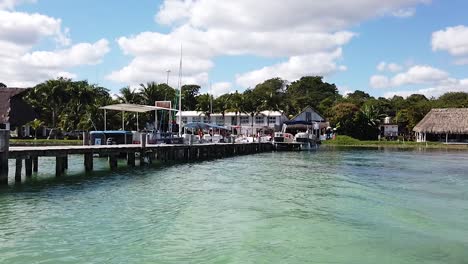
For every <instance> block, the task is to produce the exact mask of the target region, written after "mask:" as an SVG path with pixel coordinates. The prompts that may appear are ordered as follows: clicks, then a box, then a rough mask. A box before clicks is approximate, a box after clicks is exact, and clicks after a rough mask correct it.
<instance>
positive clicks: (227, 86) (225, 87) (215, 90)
mask: <svg viewBox="0 0 468 264" xmlns="http://www.w3.org/2000/svg"><path fill="white" fill-rule="evenodd" d="M231 89H232V83H230V82H218V83H214V84H213V85H212V86H211V91H210V93H211V94H213V96H215V97H217V96H220V95H223V94H227V93H230V92H231Z"/></svg>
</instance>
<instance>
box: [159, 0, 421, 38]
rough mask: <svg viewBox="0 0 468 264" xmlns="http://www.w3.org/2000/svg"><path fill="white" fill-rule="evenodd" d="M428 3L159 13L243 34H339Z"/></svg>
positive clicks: (175, 6)
mask: <svg viewBox="0 0 468 264" xmlns="http://www.w3.org/2000/svg"><path fill="white" fill-rule="evenodd" d="M427 2H428V1H426V0H393V1H375V0H360V1H358V2H356V1H348V0H329V1H326V2H323V1H309V0H291V1H288V2H287V3H286V2H282V1H270V0H256V1H251V0H237V1H219V0H168V1H165V2H164V5H163V6H162V8H161V9H160V10H159V13H158V14H157V16H156V17H157V20H158V21H159V22H163V23H165V24H171V23H180V22H181V21H185V23H187V24H190V25H193V26H195V27H198V28H203V29H206V28H224V29H233V28H235V29H237V30H242V31H276V30H279V31H282V30H285V29H291V28H295V29H300V30H304V29H307V31H336V30H341V29H343V28H347V27H349V26H350V25H354V24H356V23H359V22H361V21H363V20H366V19H369V18H372V17H375V16H377V15H386V14H389V15H392V14H393V12H395V11H398V10H401V9H407V8H410V7H412V6H414V5H415V4H419V3H427Z"/></svg>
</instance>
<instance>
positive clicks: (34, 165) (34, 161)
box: [32, 156, 39, 172]
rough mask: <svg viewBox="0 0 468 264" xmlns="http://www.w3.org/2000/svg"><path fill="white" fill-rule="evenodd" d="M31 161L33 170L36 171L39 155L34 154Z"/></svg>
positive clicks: (37, 169)
mask: <svg viewBox="0 0 468 264" xmlns="http://www.w3.org/2000/svg"><path fill="white" fill-rule="evenodd" d="M32 161H33V172H38V171H39V157H37V156H34V157H32Z"/></svg>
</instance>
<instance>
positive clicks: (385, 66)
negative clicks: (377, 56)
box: [377, 61, 403, 72]
mask: <svg viewBox="0 0 468 264" xmlns="http://www.w3.org/2000/svg"><path fill="white" fill-rule="evenodd" d="M377 70H378V71H380V72H384V71H389V72H399V71H402V70H403V66H401V65H399V64H396V63H386V62H385V61H382V62H380V63H379V64H378V65H377Z"/></svg>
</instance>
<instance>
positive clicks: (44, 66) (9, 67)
mask: <svg viewBox="0 0 468 264" xmlns="http://www.w3.org/2000/svg"><path fill="white" fill-rule="evenodd" d="M108 52H109V46H108V41H107V40H105V39H102V40H99V41H97V42H96V43H94V44H89V43H79V44H76V45H74V46H72V47H70V48H68V49H62V50H56V51H35V52H30V53H26V54H24V55H22V56H16V55H14V56H9V57H8V56H1V55H0V63H1V64H2V67H1V68H0V79H1V80H2V82H3V83H6V84H7V85H8V86H19V87H22V86H33V85H35V84H37V83H39V82H42V81H44V80H46V79H51V78H57V77H67V78H76V77H77V76H76V74H74V73H70V72H67V71H64V69H68V68H72V67H75V66H80V65H90V64H97V63H100V62H101V59H102V57H103V56H104V55H105V54H106V53H108Z"/></svg>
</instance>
